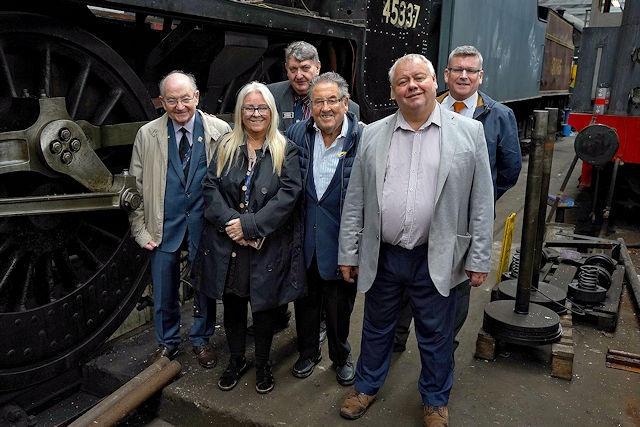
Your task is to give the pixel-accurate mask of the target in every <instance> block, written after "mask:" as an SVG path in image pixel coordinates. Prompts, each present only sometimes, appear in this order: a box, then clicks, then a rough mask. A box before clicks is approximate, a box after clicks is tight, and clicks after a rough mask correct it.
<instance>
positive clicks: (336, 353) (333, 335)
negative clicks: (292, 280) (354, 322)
mask: <svg viewBox="0 0 640 427" xmlns="http://www.w3.org/2000/svg"><path fill="white" fill-rule="evenodd" d="M307 286H308V294H307V296H305V297H304V298H300V299H297V300H296V301H295V302H294V308H295V312H296V332H297V334H298V352H299V353H300V357H302V358H303V359H307V358H311V357H313V356H315V355H316V354H318V351H319V347H320V319H321V314H322V310H323V308H324V311H325V313H326V324H327V341H328V342H329V358H330V359H331V361H332V362H333V363H335V364H336V365H338V366H342V365H344V364H345V363H346V362H347V358H348V357H349V354H350V353H351V345H350V344H349V325H350V323H351V312H352V311H353V305H354V303H355V300H356V284H355V283H347V282H345V281H344V280H324V279H322V277H320V273H319V272H318V263H317V261H316V258H315V256H314V258H313V261H312V262H311V266H310V267H309V269H308V270H307Z"/></svg>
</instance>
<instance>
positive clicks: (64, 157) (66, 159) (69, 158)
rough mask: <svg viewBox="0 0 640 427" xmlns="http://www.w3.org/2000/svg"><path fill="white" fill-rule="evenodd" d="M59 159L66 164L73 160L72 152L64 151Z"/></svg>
mask: <svg viewBox="0 0 640 427" xmlns="http://www.w3.org/2000/svg"><path fill="white" fill-rule="evenodd" d="M60 160H61V161H62V164H64V165H68V164H69V163H71V161H72V160H73V154H71V152H70V151H65V152H64V153H62V155H61V156H60Z"/></svg>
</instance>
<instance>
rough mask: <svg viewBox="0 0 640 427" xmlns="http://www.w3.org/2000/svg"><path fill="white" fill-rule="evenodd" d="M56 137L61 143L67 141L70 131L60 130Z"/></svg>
mask: <svg viewBox="0 0 640 427" xmlns="http://www.w3.org/2000/svg"><path fill="white" fill-rule="evenodd" d="M58 136H59V137H60V139H61V140H63V141H68V140H69V138H71V131H70V130H69V129H68V128H61V129H60V130H59V131H58Z"/></svg>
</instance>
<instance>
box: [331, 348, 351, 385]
mask: <svg viewBox="0 0 640 427" xmlns="http://www.w3.org/2000/svg"><path fill="white" fill-rule="evenodd" d="M335 368H336V380H338V384H340V385H342V386H345V387H346V386H350V385H353V383H355V382H356V369H355V367H354V366H353V359H352V358H351V354H349V357H347V361H346V362H345V364H344V365H341V366H336V367H335Z"/></svg>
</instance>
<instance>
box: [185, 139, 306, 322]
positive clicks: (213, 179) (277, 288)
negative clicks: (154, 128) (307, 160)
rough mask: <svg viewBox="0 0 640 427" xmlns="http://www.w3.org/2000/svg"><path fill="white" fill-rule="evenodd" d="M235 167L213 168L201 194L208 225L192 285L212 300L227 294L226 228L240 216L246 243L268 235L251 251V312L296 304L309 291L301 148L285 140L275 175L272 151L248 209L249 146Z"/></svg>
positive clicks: (256, 176)
mask: <svg viewBox="0 0 640 427" xmlns="http://www.w3.org/2000/svg"><path fill="white" fill-rule="evenodd" d="M239 150H240V151H241V152H240V154H239V155H238V157H237V160H236V163H235V164H234V165H233V166H232V167H231V169H230V170H229V171H227V167H226V165H225V168H224V169H223V171H222V173H221V176H219V177H218V176H216V167H217V161H216V158H217V157H215V156H214V159H213V160H212V161H211V163H210V164H209V169H208V171H207V175H206V177H205V178H204V180H203V182H202V184H203V196H204V204H205V218H206V220H207V224H206V226H205V230H204V232H203V234H202V237H201V240H200V245H199V247H198V252H197V254H196V260H195V261H194V266H193V274H194V275H195V276H196V280H194V282H195V283H194V285H195V286H196V288H197V289H199V290H200V291H201V292H203V293H204V294H206V295H207V296H209V297H210V298H215V299H221V298H222V295H223V294H224V288H225V282H226V279H227V272H228V270H229V262H230V259H231V257H233V256H234V255H235V253H234V247H236V248H237V246H235V244H234V242H233V241H232V240H231V239H230V238H229V237H228V236H227V234H226V233H225V224H226V223H227V222H228V221H230V220H232V219H234V218H240V222H241V224H242V232H243V234H244V237H245V239H246V240H254V239H257V238H261V237H265V241H264V244H263V246H262V248H261V249H259V250H253V249H252V250H251V251H250V254H251V255H250V256H251V260H250V268H251V271H250V284H249V289H250V302H251V310H252V311H253V312H257V311H262V310H266V309H269V308H274V307H277V306H280V305H283V304H286V303H288V302H290V301H293V300H295V299H297V298H299V297H301V296H303V295H304V294H305V292H306V281H305V269H304V259H303V258H304V255H303V252H302V244H303V237H304V236H303V224H302V214H301V209H300V201H299V199H300V195H301V192H302V178H301V174H300V164H299V160H298V149H297V146H296V145H295V144H294V143H293V142H291V141H287V147H286V154H285V159H284V163H283V165H282V173H281V174H280V176H278V175H277V174H276V173H275V172H274V171H273V166H272V165H273V163H272V158H271V152H270V151H269V149H268V148H266V149H265V150H264V152H263V153H262V154H261V158H260V159H259V161H258V162H257V164H256V166H255V167H254V172H253V177H252V181H251V191H250V197H249V203H248V207H244V191H243V190H242V186H243V183H244V179H245V175H246V172H247V163H248V156H247V147H246V145H242V146H240V147H239Z"/></svg>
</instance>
